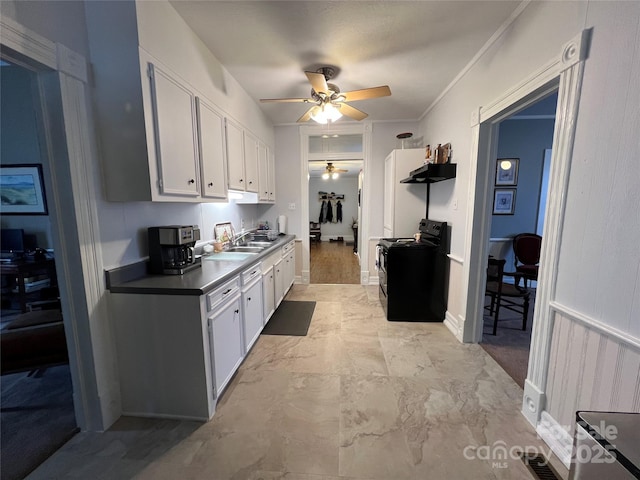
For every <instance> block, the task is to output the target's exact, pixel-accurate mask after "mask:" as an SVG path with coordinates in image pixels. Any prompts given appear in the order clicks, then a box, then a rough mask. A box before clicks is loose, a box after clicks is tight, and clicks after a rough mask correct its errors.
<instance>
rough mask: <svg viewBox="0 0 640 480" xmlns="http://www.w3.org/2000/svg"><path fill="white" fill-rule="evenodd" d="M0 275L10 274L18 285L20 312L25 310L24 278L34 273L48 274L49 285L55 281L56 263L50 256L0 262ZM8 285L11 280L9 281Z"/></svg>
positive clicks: (25, 292)
mask: <svg viewBox="0 0 640 480" xmlns="http://www.w3.org/2000/svg"><path fill="white" fill-rule="evenodd" d="M0 275H2V276H3V277H4V276H10V277H12V278H14V279H15V284H16V285H17V286H18V294H17V295H18V300H19V302H20V310H22V313H24V312H26V311H27V291H26V287H25V278H28V277H32V276H35V275H48V276H49V279H50V280H51V286H53V285H54V284H55V281H56V263H55V260H53V259H52V258H47V259H45V260H33V261H30V260H19V261H14V262H12V263H0ZM9 284H10V285H12V284H13V282H9Z"/></svg>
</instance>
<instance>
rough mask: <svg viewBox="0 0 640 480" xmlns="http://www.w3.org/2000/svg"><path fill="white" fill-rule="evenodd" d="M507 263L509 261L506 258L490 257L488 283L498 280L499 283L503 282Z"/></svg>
mask: <svg viewBox="0 0 640 480" xmlns="http://www.w3.org/2000/svg"><path fill="white" fill-rule="evenodd" d="M505 263H507V261H506V260H505V259H504V258H489V263H488V264H487V283H489V282H497V283H498V284H502V278H503V276H504V264H505Z"/></svg>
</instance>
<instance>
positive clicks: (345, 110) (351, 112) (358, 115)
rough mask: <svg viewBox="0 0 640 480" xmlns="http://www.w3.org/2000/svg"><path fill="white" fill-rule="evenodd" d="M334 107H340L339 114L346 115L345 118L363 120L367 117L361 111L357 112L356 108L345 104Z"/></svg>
mask: <svg viewBox="0 0 640 480" xmlns="http://www.w3.org/2000/svg"><path fill="white" fill-rule="evenodd" d="M336 106H339V107H340V113H342V114H343V115H346V116H347V117H351V118H353V119H354V120H363V119H365V118H367V117H368V116H369V115H368V114H366V113H364V112H363V111H362V110H358V109H357V108H354V107H352V106H351V105H347V104H346V103H339V104H338V105H336Z"/></svg>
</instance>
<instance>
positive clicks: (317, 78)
mask: <svg viewBox="0 0 640 480" xmlns="http://www.w3.org/2000/svg"><path fill="white" fill-rule="evenodd" d="M304 73H305V74H306V75H307V78H308V79H309V83H311V87H312V88H313V89H314V90H315V92H316V93H324V94H325V95H326V94H328V93H329V86H328V85H327V80H326V79H325V78H324V75H323V74H321V73H313V72H304Z"/></svg>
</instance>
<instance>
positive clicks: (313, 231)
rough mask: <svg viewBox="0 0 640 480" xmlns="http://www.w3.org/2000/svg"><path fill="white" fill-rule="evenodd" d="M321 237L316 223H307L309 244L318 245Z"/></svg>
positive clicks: (318, 225)
mask: <svg viewBox="0 0 640 480" xmlns="http://www.w3.org/2000/svg"><path fill="white" fill-rule="evenodd" d="M321 235H322V234H321V232H320V224H319V223H317V222H309V238H310V240H311V243H313V242H316V243H320V237H321Z"/></svg>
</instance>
